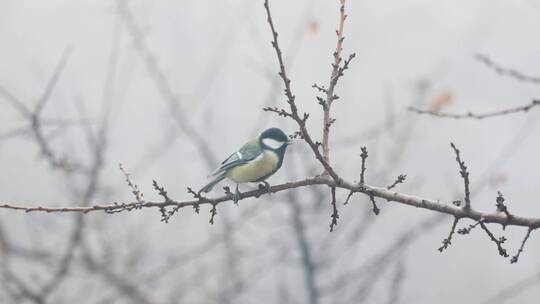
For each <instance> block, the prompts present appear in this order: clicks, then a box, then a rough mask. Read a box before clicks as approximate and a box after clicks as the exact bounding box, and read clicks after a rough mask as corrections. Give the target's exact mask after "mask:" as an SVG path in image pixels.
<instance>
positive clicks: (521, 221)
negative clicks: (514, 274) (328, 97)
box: [0, 176, 540, 229]
mask: <svg viewBox="0 0 540 304" xmlns="http://www.w3.org/2000/svg"><path fill="white" fill-rule="evenodd" d="M315 185H326V186H330V187H336V188H337V189H345V190H350V191H353V192H358V193H363V194H366V195H370V196H373V197H378V198H382V199H385V200H387V201H393V202H397V203H400V204H404V205H408V206H412V207H416V208H421V209H426V210H431V211H435V212H439V213H444V214H448V215H451V216H454V217H457V218H469V219H472V220H474V221H480V220H482V222H483V223H485V224H487V223H496V224H501V225H507V226H522V227H529V228H531V229H536V228H540V218H533V217H523V216H517V215H512V217H511V218H508V217H507V216H506V215H505V214H504V213H501V212H494V213H489V212H482V211H478V210H474V209H472V208H471V209H464V208H461V207H458V206H455V205H453V204H452V202H450V201H448V202H444V201H441V200H434V199H427V198H422V197H418V196H413V195H408V194H404V193H399V192H395V191H391V190H388V189H386V187H375V186H370V185H365V184H364V185H361V184H359V183H351V182H347V181H343V180H342V181H341V182H339V184H338V183H337V182H336V181H335V180H334V179H332V178H331V177H329V176H315V177H312V178H307V179H304V180H299V181H292V182H287V183H284V184H279V185H275V186H273V187H271V188H270V191H271V192H273V193H277V192H281V191H285V190H289V189H295V188H301V187H306V186H315ZM266 193H267V191H266V190H265V189H257V190H252V191H248V192H244V193H242V198H243V199H246V198H251V197H259V196H261V195H263V194H266ZM226 201H232V195H231V194H226V195H223V196H219V197H216V198H204V197H202V198H200V199H194V200H186V201H176V200H170V201H168V202H152V201H147V202H145V203H143V204H141V203H139V202H129V203H110V204H103V205H96V204H94V205H91V204H89V206H88V207H55V208H48V207H42V206H39V207H25V206H22V205H12V204H0V208H4V209H13V210H21V211H25V212H47V213H51V212H76V213H89V212H93V211H105V212H108V213H111V212H122V211H130V210H134V209H135V208H137V209H141V208H162V207H179V208H184V207H194V206H197V205H217V204H220V203H223V202H226ZM130 208H131V209H130Z"/></svg>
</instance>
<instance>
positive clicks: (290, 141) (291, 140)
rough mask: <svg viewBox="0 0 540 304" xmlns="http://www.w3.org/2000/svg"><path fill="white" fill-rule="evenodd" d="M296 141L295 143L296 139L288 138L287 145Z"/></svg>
mask: <svg viewBox="0 0 540 304" xmlns="http://www.w3.org/2000/svg"><path fill="white" fill-rule="evenodd" d="M294 143H295V141H294V140H293V139H289V140H287V145H292V144H294Z"/></svg>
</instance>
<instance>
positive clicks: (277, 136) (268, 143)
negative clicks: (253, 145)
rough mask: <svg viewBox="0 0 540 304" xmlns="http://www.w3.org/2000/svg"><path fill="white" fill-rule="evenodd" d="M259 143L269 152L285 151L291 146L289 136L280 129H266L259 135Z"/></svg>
mask: <svg viewBox="0 0 540 304" xmlns="http://www.w3.org/2000/svg"><path fill="white" fill-rule="evenodd" d="M259 142H260V143H261V146H262V147H263V148H264V149H269V150H280V149H285V148H286V147H287V145H289V144H291V141H290V140H289V138H288V137H287V135H286V134H285V133H284V132H283V131H281V129H278V128H270V129H266V130H265V131H264V132H262V133H261V135H259Z"/></svg>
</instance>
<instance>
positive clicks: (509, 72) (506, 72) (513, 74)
mask: <svg viewBox="0 0 540 304" xmlns="http://www.w3.org/2000/svg"><path fill="white" fill-rule="evenodd" d="M475 58H476V59H477V60H478V61H480V62H482V63H483V64H485V65H486V66H487V67H489V68H491V69H493V70H494V71H495V72H496V73H497V74H499V75H501V76H507V77H510V78H514V79H516V80H518V81H522V82H529V83H534V84H540V77H537V76H529V75H525V74H523V73H521V72H520V71H518V70H515V69H512V68H507V67H503V66H501V65H499V64H497V63H495V62H494V61H493V60H491V58H489V57H488V56H486V55H483V54H477V55H476V57H475Z"/></svg>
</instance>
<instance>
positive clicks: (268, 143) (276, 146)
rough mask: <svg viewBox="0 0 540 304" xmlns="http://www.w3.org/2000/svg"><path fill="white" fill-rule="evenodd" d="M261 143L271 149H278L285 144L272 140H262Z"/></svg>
mask: <svg viewBox="0 0 540 304" xmlns="http://www.w3.org/2000/svg"><path fill="white" fill-rule="evenodd" d="M262 142H263V144H264V145H265V146H267V147H270V148H271V149H279V148H281V146H283V145H284V144H285V142H282V141H279V140H275V139H272V138H263V140H262Z"/></svg>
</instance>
